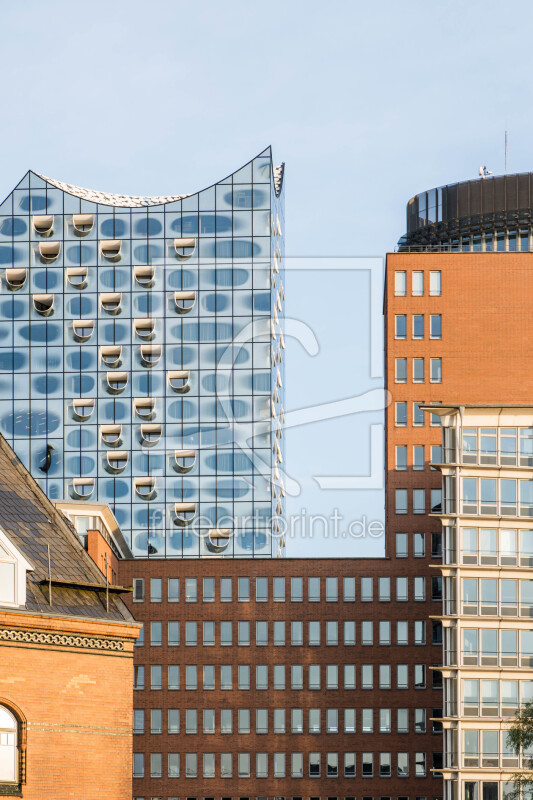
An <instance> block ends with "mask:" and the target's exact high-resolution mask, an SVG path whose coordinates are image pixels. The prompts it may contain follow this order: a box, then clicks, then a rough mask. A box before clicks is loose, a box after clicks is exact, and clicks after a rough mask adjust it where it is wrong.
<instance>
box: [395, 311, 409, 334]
mask: <svg viewBox="0 0 533 800" xmlns="http://www.w3.org/2000/svg"><path fill="white" fill-rule="evenodd" d="M394 336H395V338H396V339H405V338H406V336H407V317H406V315H405V314H396V316H395V318H394Z"/></svg>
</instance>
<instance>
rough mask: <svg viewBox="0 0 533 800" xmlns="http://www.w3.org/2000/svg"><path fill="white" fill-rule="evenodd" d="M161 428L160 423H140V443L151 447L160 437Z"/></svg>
mask: <svg viewBox="0 0 533 800" xmlns="http://www.w3.org/2000/svg"><path fill="white" fill-rule="evenodd" d="M161 430H162V428H161V425H160V424H158V423H154V424H152V425H150V424H148V425H141V443H142V444H143V445H144V446H145V447H153V445H154V444H157V442H158V441H159V440H160V438H161Z"/></svg>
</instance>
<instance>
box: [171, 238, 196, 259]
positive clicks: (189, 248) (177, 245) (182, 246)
mask: <svg viewBox="0 0 533 800" xmlns="http://www.w3.org/2000/svg"><path fill="white" fill-rule="evenodd" d="M174 249H175V251H176V255H177V256H178V258H179V259H181V260H182V261H185V260H186V259H188V258H190V257H191V256H192V255H193V254H194V251H195V250H196V239H174Z"/></svg>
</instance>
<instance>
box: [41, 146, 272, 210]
mask: <svg viewBox="0 0 533 800" xmlns="http://www.w3.org/2000/svg"><path fill="white" fill-rule="evenodd" d="M267 153H268V155H269V156H270V163H271V167H272V175H271V179H272V182H273V184H274V191H275V194H276V197H279V196H280V194H281V191H282V188H283V176H284V172H285V164H284V163H281V164H280V165H279V166H276V167H275V166H274V165H273V163H272V146H271V145H269V146H268V147H266V148H265V149H264V150H262V151H261V152H259V153H258V154H257V155H256V156H254V157H253V158H251V159H250V160H249V161H247V162H246V163H245V164H243V165H242V167H239V168H238V169H237V170H234V171H233V172H230V173H229V174H228V175H226V177H225V178H222V179H221V180H219V181H215V182H214V183H211V184H209V186H206V187H205V188H204V189H200V190H198V191H197V192H189V193H188V194H179V195H161V196H152V197H150V196H142V195H126V194H115V193H112V192H102V191H99V190H95V189H86V188H84V187H82V186H75V185H73V184H71V183H65V182H64V181H58V180H56V179H55V178H49V177H47V176H46V175H43V174H42V173H40V172H35V171H34V170H30V172H33V174H34V175H36V176H37V177H38V178H40V179H41V180H43V181H45V182H46V183H48V184H50V185H51V186H53V187H54V188H56V189H60V190H61V191H63V192H65V193H66V194H70V195H72V196H73V197H78V198H79V199H81V200H86V201H88V202H90V203H96V204H98V205H104V206H112V207H115V208H149V207H151V206H161V205H166V204H168V203H174V202H176V201H177V200H183V199H184V198H186V197H192V196H193V195H195V194H200V193H201V192H205V191H206V190H207V189H210V188H212V187H213V186H217V185H218V184H219V183H224V181H226V180H228V178H231V177H232V176H233V175H235V173H236V172H240V170H241V169H244V167H247V166H248V165H249V164H251V163H252V162H253V161H255V159H256V158H259V157H260V156H263V155H266V154H267Z"/></svg>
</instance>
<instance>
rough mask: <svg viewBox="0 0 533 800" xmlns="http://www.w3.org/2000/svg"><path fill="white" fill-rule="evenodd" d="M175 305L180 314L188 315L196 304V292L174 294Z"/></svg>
mask: <svg viewBox="0 0 533 800" xmlns="http://www.w3.org/2000/svg"><path fill="white" fill-rule="evenodd" d="M174 303H175V305H176V311H177V312H178V314H188V313H189V311H192V309H193V308H194V306H195V304H196V292H186V291H178V292H174Z"/></svg>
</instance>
